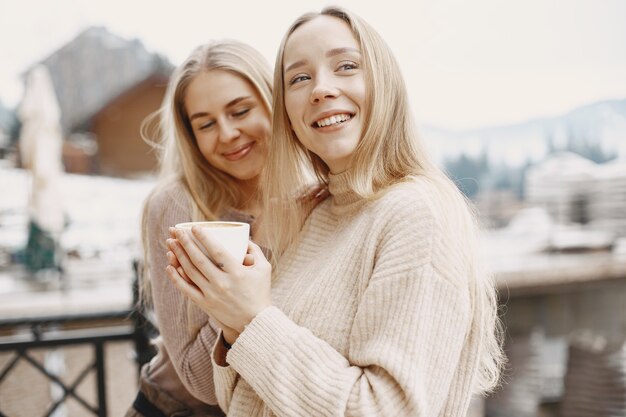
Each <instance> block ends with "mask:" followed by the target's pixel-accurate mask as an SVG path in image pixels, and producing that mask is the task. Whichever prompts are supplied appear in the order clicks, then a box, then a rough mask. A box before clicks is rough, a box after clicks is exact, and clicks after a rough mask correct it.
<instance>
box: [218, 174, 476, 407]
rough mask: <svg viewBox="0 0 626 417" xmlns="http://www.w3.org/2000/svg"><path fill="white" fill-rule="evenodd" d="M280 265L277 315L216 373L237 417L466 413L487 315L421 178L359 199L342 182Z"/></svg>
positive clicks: (221, 397)
mask: <svg viewBox="0 0 626 417" xmlns="http://www.w3.org/2000/svg"><path fill="white" fill-rule="evenodd" d="M330 191H331V194H332V196H331V197H330V198H329V199H327V200H326V201H324V202H322V203H321V204H320V205H319V206H318V207H317V208H316V209H315V210H314V211H313V212H312V214H311V215H310V216H309V218H308V219H307V221H306V223H305V225H304V228H303V231H302V235H301V239H300V241H299V243H298V244H297V245H295V246H294V247H292V248H290V249H289V250H288V251H287V252H286V253H285V255H284V256H283V258H282V259H281V261H280V264H279V266H278V267H277V269H276V271H275V273H274V277H273V280H272V302H273V305H274V306H272V307H269V308H267V309H265V310H263V311H262V312H261V313H259V314H258V315H257V316H256V318H255V319H254V320H253V321H252V322H251V323H250V324H249V325H248V326H247V327H246V329H245V330H244V332H243V333H242V334H241V335H240V336H239V338H238V339H237V341H236V342H235V343H234V344H233V346H232V349H230V350H229V351H228V354H227V357H226V360H227V362H228V366H219V365H218V363H223V357H222V358H220V356H222V355H223V354H224V349H223V347H221V344H220V342H219V341H218V342H217V343H216V345H215V347H214V353H213V370H214V381H215V389H216V395H217V399H218V402H219V404H220V406H221V407H222V409H224V410H225V411H227V413H228V415H229V416H272V415H277V416H285V417H294V416H344V415H345V416H393V417H398V416H464V415H465V414H466V412H467V409H468V406H469V402H470V398H471V395H472V392H473V391H474V389H473V388H474V387H473V385H474V384H475V382H476V374H477V369H478V367H477V364H478V352H479V351H480V350H481V349H482V346H481V340H479V339H480V338H479V337H478V336H477V335H478V327H477V326H479V325H480V323H479V322H480V320H478V318H477V317H479V316H480V314H481V312H479V311H476V308H475V307H474V306H473V301H472V300H473V294H472V290H471V288H473V285H471V284H472V283H471V280H472V279H474V278H472V277H471V276H470V274H469V273H468V266H467V265H465V264H464V262H463V261H462V257H461V256H460V255H459V253H460V247H461V246H460V245H463V243H464V242H463V236H455V235H454V233H452V232H450V231H449V229H450V228H449V227H446V224H447V220H446V218H445V217H444V216H443V214H442V213H440V212H439V211H438V210H437V209H436V207H437V204H436V201H434V199H435V198H436V197H434V196H436V195H437V191H436V190H435V189H434V187H433V186H432V185H431V184H430V183H429V182H428V181H426V180H425V179H419V178H418V179H415V180H414V181H412V182H409V183H403V184H400V185H396V186H394V187H392V189H391V190H390V191H388V192H387V193H386V194H385V195H384V196H383V197H382V198H380V199H378V200H376V201H372V202H362V201H359V199H358V198H357V197H356V196H355V195H354V194H352V193H350V192H348V191H347V185H346V183H345V178H344V176H343V175H337V176H331V178H330Z"/></svg>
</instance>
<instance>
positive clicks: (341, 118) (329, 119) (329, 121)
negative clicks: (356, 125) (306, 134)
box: [316, 113, 351, 127]
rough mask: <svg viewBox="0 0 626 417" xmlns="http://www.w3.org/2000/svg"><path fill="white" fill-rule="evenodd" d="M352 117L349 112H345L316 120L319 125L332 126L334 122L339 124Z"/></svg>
mask: <svg viewBox="0 0 626 417" xmlns="http://www.w3.org/2000/svg"><path fill="white" fill-rule="evenodd" d="M350 117H351V116H350V115H349V114H347V113H345V114H336V115H334V116H330V117H327V118H325V119H321V120H318V121H317V122H316V124H317V126H318V127H325V126H330V125H334V124H337V123H342V122H345V121H346V120H348V119H350Z"/></svg>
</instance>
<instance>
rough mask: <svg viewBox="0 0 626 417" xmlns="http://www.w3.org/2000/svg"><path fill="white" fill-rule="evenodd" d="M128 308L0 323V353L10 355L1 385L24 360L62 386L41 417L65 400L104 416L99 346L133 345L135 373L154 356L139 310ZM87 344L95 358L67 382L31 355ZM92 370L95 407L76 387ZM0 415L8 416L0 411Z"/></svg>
mask: <svg viewBox="0 0 626 417" xmlns="http://www.w3.org/2000/svg"><path fill="white" fill-rule="evenodd" d="M136 282H137V279H135V280H134V283H133V299H134V300H133V306H135V305H137V299H138V291H137V283H136ZM133 306H131V307H130V308H129V309H126V310H119V311H108V312H99V313H89V314H71V315H58V316H46V317H29V318H23V319H22V318H18V319H3V320H0V352H2V353H4V352H13V356H12V357H11V359H9V361H8V362H7V363H6V364H5V366H4V367H3V368H0V386H1V385H2V383H3V382H5V380H8V379H10V377H11V374H12V371H13V370H14V369H15V367H16V365H17V364H18V363H20V362H21V361H25V362H27V363H29V364H30V365H32V366H33V367H34V368H35V369H37V370H38V371H39V372H41V373H42V374H43V375H44V376H45V378H47V379H48V380H49V381H51V382H53V383H54V384H56V385H58V386H59V387H61V388H62V391H63V394H62V396H61V397H60V398H57V399H54V400H53V403H52V405H50V406H49V408H48V409H47V410H46V412H45V414H43V415H44V416H51V415H52V414H53V413H54V412H55V410H57V409H58V407H59V406H60V405H61V404H63V403H64V402H65V401H66V400H68V399H70V398H72V399H74V400H76V401H77V402H78V403H79V404H81V405H82V406H83V407H84V408H85V409H86V410H88V411H89V412H90V413H91V414H93V415H96V416H98V417H107V403H106V384H105V380H106V378H105V355H104V346H105V345H106V344H107V343H110V342H118V341H132V342H134V348H135V349H134V350H135V362H136V364H137V370H138V372H139V369H140V368H141V366H142V365H143V364H144V363H146V362H147V361H149V360H150V358H151V357H152V355H153V354H154V351H153V347H152V346H151V344H150V342H149V339H150V337H151V336H154V334H155V333H156V332H155V330H154V327H153V326H152V325H151V324H150V322H149V321H148V320H146V319H145V317H144V316H143V314H142V313H141V312H140V310H139V309H137V308H134V307H133ZM75 345H83V346H85V345H86V346H90V347H91V349H92V351H93V358H94V360H93V361H92V362H90V363H87V364H86V365H85V367H84V368H83V369H82V370H81V371H80V372H79V373H78V376H77V377H76V378H75V379H74V380H73V381H71V382H70V383H65V382H63V381H61V380H60V379H59V378H58V377H57V376H56V375H54V374H53V373H52V372H50V371H48V370H47V369H46V367H45V365H44V364H42V363H41V362H40V361H38V360H37V359H36V358H35V356H34V355H33V354H32V351H33V350H35V349H54V348H59V347H67V346H75ZM92 371H95V375H96V390H97V397H96V398H97V405H95V406H94V405H91V404H89V402H88V401H87V400H86V399H85V398H83V397H82V396H81V395H80V394H79V392H78V390H77V388H78V387H79V386H80V384H81V383H82V382H83V381H84V380H85V377H86V376H87V375H89V373H90V372H92ZM0 417H11V416H9V415H7V414H5V412H3V410H2V405H1V404H0Z"/></svg>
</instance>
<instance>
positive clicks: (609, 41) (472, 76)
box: [0, 0, 626, 129]
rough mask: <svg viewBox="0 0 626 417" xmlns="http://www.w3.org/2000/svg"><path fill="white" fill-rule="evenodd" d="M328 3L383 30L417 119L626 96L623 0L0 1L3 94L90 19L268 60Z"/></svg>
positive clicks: (172, 55)
mask: <svg viewBox="0 0 626 417" xmlns="http://www.w3.org/2000/svg"><path fill="white" fill-rule="evenodd" d="M328 4H338V5H342V6H345V7H347V8H348V9H351V10H352V11H354V12H356V13H357V14H359V15H361V16H362V17H363V18H365V19H366V20H367V21H368V22H369V23H370V24H371V25H372V26H374V28H376V29H377V30H378V31H379V33H380V34H381V35H382V36H383V38H384V39H385V40H386V41H387V43H388V44H389V45H390V47H391V48H392V50H393V51H394V53H395V54H396V58H397V59H398V61H399V62H400V65H401V67H402V71H403V73H404V76H405V79H406V81H407V85H408V88H409V94H410V98H411V102H412V105H413V109H414V112H415V114H416V116H417V118H418V121H419V122H420V123H421V124H431V125H437V126H441V127H446V128H452V129H464V128H471V127H481V126H487V125H494V124H505V123H511V122H519V121H525V120H528V119H531V118H535V117H542V116H551V115H558V114H561V113H564V112H567V111H568V110H571V109H573V108H575V107H576V106H579V105H582V104H587V103H591V102H595V101H599V100H603V99H612V98H626V75H625V74H626V24H625V23H624V22H626V1H624V0H517V1H512V0H505V1H502V0H471V1H466V0H413V1H410V0H377V1H370V0H340V1H335V2H329V1H321V0H306V1H304V0H280V1H279V0H239V1H237V0H222V1H215V0H209V1H206V0H205V1H191V0H177V1H169V2H158V1H147V0H107V1H99V0H53V1H46V0H0V63H1V64H0V100H2V102H3V103H4V104H5V105H6V106H9V107H13V106H15V105H16V104H17V103H18V102H19V100H20V97H21V93H22V86H21V81H20V79H19V74H20V73H21V72H22V71H23V70H24V69H26V68H27V67H28V66H30V65H31V64H33V63H34V62H36V61H38V60H41V59H43V58H45V57H46V56H47V55H49V54H50V53H52V52H53V51H54V50H55V49H56V48H58V47H60V46H62V45H63V44H64V43H66V42H68V41H69V40H71V39H72V38H73V37H74V36H75V35H76V34H77V33H79V32H80V31H81V30H83V29H85V28H87V27H89V26H92V25H103V26H106V27H107V28H108V29H109V30H110V31H111V32H113V33H114V34H116V35H119V36H122V37H124V38H128V39H132V38H139V39H140V40H141V41H142V42H143V43H144V45H145V46H146V47H147V48H148V49H149V50H151V51H154V52H159V53H161V54H163V55H165V56H167V57H168V58H169V59H170V60H171V61H172V63H173V64H179V63H180V62H181V61H182V60H183V59H184V57H185V56H186V55H187V54H188V53H189V51H190V50H191V49H193V47H195V46H196V45H199V44H200V43H203V42H205V41H207V40H210V39H216V38H236V39H239V40H242V41H244V42H247V43H249V44H251V45H252V46H254V47H256V48H258V49H259V50H260V51H261V52H262V53H263V55H265V56H266V57H267V59H268V60H269V61H270V63H272V64H273V62H274V59H275V53H276V49H277V47H278V44H279V42H280V39H281V38H282V36H283V33H284V31H285V29H286V28H287V26H288V25H289V24H290V23H291V22H292V21H293V20H294V19H295V18H296V17H297V16H299V15H300V14H302V13H304V12H306V11H311V10H319V9H321V8H322V7H323V6H325V5H328Z"/></svg>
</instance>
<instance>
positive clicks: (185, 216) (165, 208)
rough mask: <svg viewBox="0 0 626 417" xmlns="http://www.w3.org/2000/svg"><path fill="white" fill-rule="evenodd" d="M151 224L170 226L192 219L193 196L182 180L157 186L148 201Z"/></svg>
mask: <svg viewBox="0 0 626 417" xmlns="http://www.w3.org/2000/svg"><path fill="white" fill-rule="evenodd" d="M144 214H145V215H146V216H147V220H148V223H149V224H155V223H163V222H166V223H168V224H169V225H173V224H175V223H172V222H176V223H180V222H182V221H189V220H190V219H191V196H190V194H189V192H188V191H187V187H185V185H184V184H183V183H182V181H180V180H170V181H167V182H164V183H161V184H159V185H157V186H156V187H155V188H154V189H153V190H152V192H151V193H150V195H149V196H148V198H147V199H146V210H145V211H144Z"/></svg>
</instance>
